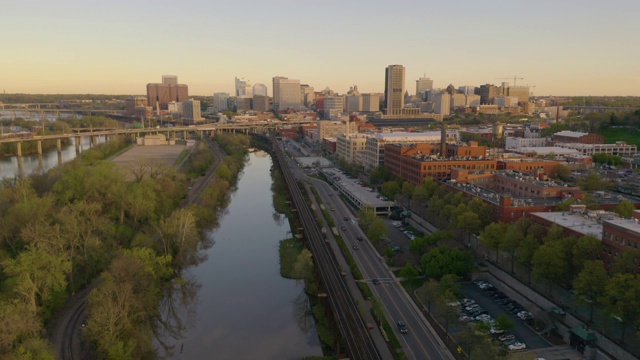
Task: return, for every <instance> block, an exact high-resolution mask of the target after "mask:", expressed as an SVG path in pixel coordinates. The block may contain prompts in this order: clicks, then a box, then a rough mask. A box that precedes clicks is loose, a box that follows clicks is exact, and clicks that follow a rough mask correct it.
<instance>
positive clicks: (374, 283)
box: [371, 278, 380, 285]
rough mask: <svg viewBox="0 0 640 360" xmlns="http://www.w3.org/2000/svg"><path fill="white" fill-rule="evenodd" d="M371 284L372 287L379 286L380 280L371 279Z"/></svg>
mask: <svg viewBox="0 0 640 360" xmlns="http://www.w3.org/2000/svg"><path fill="white" fill-rule="evenodd" d="M371 282H372V283H373V285H378V284H380V280H379V279H378V278H373V279H371Z"/></svg>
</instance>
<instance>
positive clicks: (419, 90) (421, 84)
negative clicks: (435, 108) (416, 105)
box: [416, 77, 433, 99]
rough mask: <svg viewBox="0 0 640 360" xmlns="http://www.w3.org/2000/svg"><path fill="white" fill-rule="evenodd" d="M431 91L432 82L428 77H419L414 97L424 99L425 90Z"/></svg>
mask: <svg viewBox="0 0 640 360" xmlns="http://www.w3.org/2000/svg"><path fill="white" fill-rule="evenodd" d="M431 89H433V80H431V79H430V78H428V77H421V78H419V79H418V80H416V95H418V96H419V97H421V98H422V99H425V96H426V92H427V90H431Z"/></svg>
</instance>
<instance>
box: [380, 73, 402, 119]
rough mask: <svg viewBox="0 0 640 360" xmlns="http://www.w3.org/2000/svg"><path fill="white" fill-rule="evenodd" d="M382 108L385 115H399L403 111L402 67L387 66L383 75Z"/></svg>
mask: <svg viewBox="0 0 640 360" xmlns="http://www.w3.org/2000/svg"><path fill="white" fill-rule="evenodd" d="M384 75H385V77H384V106H385V108H386V114H387V115H400V114H402V109H404V66H402V65H389V66H387V68H386V70H385V73H384Z"/></svg>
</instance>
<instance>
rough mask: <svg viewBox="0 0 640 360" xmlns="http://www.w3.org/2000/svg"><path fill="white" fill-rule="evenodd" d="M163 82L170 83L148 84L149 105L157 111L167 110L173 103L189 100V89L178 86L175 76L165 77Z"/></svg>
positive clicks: (182, 85)
mask: <svg viewBox="0 0 640 360" xmlns="http://www.w3.org/2000/svg"><path fill="white" fill-rule="evenodd" d="M163 81H167V82H168V83H159V84H158V83H149V84H147V104H148V105H149V106H151V107H153V108H154V109H156V111H159V110H166V109H167V104H168V103H170V102H171V101H175V102H182V101H185V100H187V99H188V98H189V87H188V86H187V85H184V84H178V83H177V82H178V77H177V76H175V75H163Z"/></svg>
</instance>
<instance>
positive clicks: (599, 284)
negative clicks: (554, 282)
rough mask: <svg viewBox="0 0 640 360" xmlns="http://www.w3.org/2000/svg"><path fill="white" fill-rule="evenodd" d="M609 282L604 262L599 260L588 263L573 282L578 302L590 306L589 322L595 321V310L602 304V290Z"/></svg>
mask: <svg viewBox="0 0 640 360" xmlns="http://www.w3.org/2000/svg"><path fill="white" fill-rule="evenodd" d="M608 280H609V277H608V276H607V271H606V270H605V268H604V266H603V264H602V261H597V260H595V261H594V260H591V261H586V262H585V263H584V267H583V268H582V271H581V272H580V273H579V274H578V276H576V278H575V280H573V290H575V300H576V302H578V303H579V304H582V305H587V306H589V321H593V308H594V307H595V306H597V305H599V304H600V300H601V295H602V290H603V289H604V288H605V287H606V285H607V282H608Z"/></svg>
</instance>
